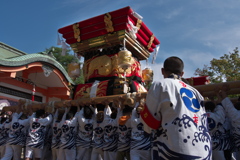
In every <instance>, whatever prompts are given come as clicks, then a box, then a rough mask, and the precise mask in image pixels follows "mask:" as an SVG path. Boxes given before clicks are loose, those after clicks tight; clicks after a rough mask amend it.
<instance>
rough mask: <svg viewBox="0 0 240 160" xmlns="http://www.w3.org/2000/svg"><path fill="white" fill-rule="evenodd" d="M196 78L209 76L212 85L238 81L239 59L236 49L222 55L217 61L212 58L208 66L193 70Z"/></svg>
mask: <svg viewBox="0 0 240 160" xmlns="http://www.w3.org/2000/svg"><path fill="white" fill-rule="evenodd" d="M194 74H195V75H197V76H209V78H210V81H211V82H212V83H220V82H224V81H236V80H240V57H239V51H238V48H237V47H236V48H235V49H234V50H233V53H231V52H229V53H228V54H224V55H223V56H222V57H220V58H219V59H215V58H213V59H212V60H211V61H210V66H208V65H204V67H203V69H200V68H197V69H196V70H195V73H194Z"/></svg>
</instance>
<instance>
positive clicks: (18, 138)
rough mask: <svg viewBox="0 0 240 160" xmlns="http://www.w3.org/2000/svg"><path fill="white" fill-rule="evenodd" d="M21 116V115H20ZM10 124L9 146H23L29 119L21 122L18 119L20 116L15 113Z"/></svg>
mask: <svg viewBox="0 0 240 160" xmlns="http://www.w3.org/2000/svg"><path fill="white" fill-rule="evenodd" d="M20 114H21V113H20ZM12 116H13V118H12V122H11V128H10V131H9V140H8V143H9V144H10V145H21V146H25V143H26V136H27V130H28V127H29V119H25V120H21V119H18V118H19V117H20V116H19V115H18V114H17V113H13V115H12Z"/></svg>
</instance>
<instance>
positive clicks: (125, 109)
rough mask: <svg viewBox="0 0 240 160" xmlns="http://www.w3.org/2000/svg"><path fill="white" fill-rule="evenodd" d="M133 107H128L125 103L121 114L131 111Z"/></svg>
mask: <svg viewBox="0 0 240 160" xmlns="http://www.w3.org/2000/svg"><path fill="white" fill-rule="evenodd" d="M132 110H133V107H130V106H128V105H125V107H124V108H123V111H122V112H123V115H125V114H128V113H132Z"/></svg>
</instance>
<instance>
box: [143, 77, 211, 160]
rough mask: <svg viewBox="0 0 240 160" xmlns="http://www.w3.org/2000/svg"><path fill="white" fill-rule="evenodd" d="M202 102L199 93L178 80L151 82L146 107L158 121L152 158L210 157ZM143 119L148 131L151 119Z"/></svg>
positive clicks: (169, 79)
mask: <svg viewBox="0 0 240 160" xmlns="http://www.w3.org/2000/svg"><path fill="white" fill-rule="evenodd" d="M202 102H203V97H202V96H201V95H200V94H199V92H198V91H197V90H196V89H194V88H193V87H191V86H189V85H187V84H185V83H184V82H182V81H181V80H178V79H173V78H166V79H164V80H162V81H161V83H160V82H155V83H153V84H152V86H151V88H150V90H149V92H148V95H147V99H146V106H147V108H148V110H149V112H150V114H151V115H152V116H153V117H154V119H156V120H158V121H160V123H159V127H157V128H156V129H155V130H154V132H155V136H154V142H153V149H154V150H153V159H159V158H163V159H174V160H176V159H184V160H187V159H211V146H210V141H211V137H210V135H209V133H208V129H207V124H206V123H207V117H206V115H205V109H204V108H203V107H202V106H201V103H202ZM143 115H144V113H143ZM142 117H143V116H142ZM143 119H144V118H143ZM144 121H145V123H146V124H147V125H146V127H145V130H146V131H148V132H149V131H150V128H149V125H150V126H151V123H152V122H151V121H149V120H148V119H144Z"/></svg>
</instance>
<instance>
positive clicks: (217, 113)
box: [214, 105, 226, 124]
mask: <svg viewBox="0 0 240 160" xmlns="http://www.w3.org/2000/svg"><path fill="white" fill-rule="evenodd" d="M225 117H226V112H225V110H224V108H223V106H221V105H217V106H216V108H215V110H214V119H215V121H216V122H217V123H221V124H223V123H224V122H225Z"/></svg>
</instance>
